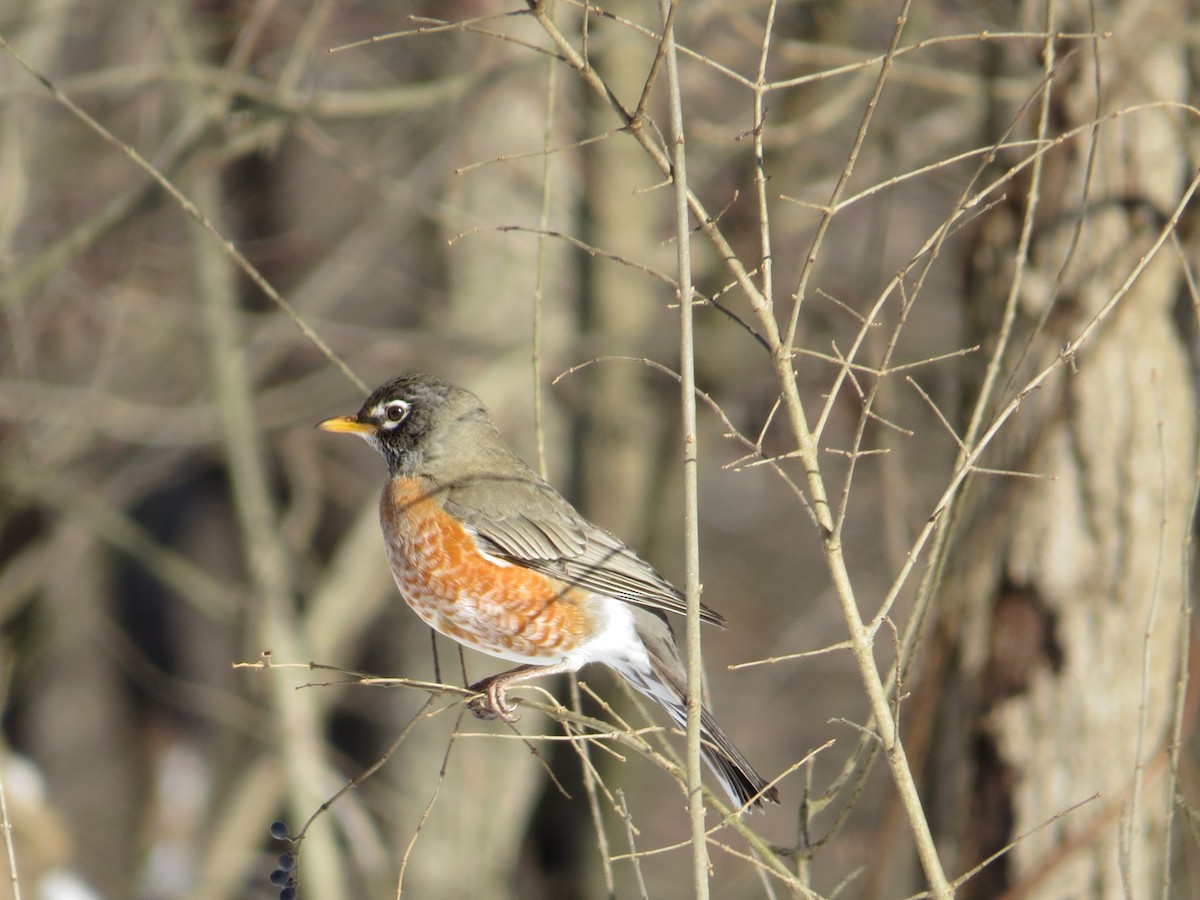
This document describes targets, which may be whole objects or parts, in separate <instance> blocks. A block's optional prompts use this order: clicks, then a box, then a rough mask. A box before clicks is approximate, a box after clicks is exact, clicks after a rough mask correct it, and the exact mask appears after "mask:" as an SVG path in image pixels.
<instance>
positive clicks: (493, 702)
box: [467, 678, 520, 723]
mask: <svg viewBox="0 0 1200 900" xmlns="http://www.w3.org/2000/svg"><path fill="white" fill-rule="evenodd" d="M471 690H473V691H476V692H478V693H477V696H474V697H472V698H471V699H470V700H468V701H467V708H468V709H470V710H471V712H473V713H474V714H475V716H476V718H479V719H500V720H501V721H503V722H510V723H511V722H516V721H517V720H518V719H520V716H517V715H514V714H513V710H514V709H516V708H517V707H516V704H515V703H509V702H507V700H506V699H505V688H504V685H503V684H502V683H501V682H500V680H499V679H486V678H485V679H484V680H483V681H480V682H478V683H476V684H473V685H471Z"/></svg>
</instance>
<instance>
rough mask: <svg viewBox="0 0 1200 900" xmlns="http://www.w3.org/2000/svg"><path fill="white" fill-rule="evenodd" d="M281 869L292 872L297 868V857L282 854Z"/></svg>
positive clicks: (280, 858)
mask: <svg viewBox="0 0 1200 900" xmlns="http://www.w3.org/2000/svg"><path fill="white" fill-rule="evenodd" d="M279 868H280V869H282V870H283V871H284V872H290V871H291V870H292V869H294V868H296V857H294V856H293V855H292V854H290V853H280V854H279Z"/></svg>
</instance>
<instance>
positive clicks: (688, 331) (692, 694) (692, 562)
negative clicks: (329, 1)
mask: <svg viewBox="0 0 1200 900" xmlns="http://www.w3.org/2000/svg"><path fill="white" fill-rule="evenodd" d="M677 2H678V0H660V2H659V9H660V11H661V13H662V18H663V37H662V47H663V51H664V53H665V56H666V64H667V66H666V67H667V95H668V103H669V104H670V119H671V122H670V137H669V141H670V147H669V149H670V155H671V176H672V177H671V186H672V188H673V189H674V196H675V249H676V266H677V269H678V283H679V354H680V364H679V381H680V389H681V392H682V397H681V402H682V404H683V410H682V412H683V426H682V427H683V497H684V508H683V523H684V566H685V569H686V577H685V590H686V592H687V651H688V652H687V657H688V660H687V662H688V697H687V776H688V785H687V787H688V812H689V814H690V818H691V823H692V882H693V883H692V887H693V890H694V892H695V893H694V896H695V897H697V898H698V900H706V898H707V897H708V839H707V836H706V834H705V829H704V792H703V789H702V787H701V769H700V709H701V706H700V704H701V698H702V696H703V695H702V690H703V677H704V675H703V669H702V662H703V659H702V657H701V650H700V530H699V521H698V509H699V497H700V488H699V480H698V477H697V474H698V469H699V452H698V451H699V447H698V446H697V440H696V348H695V338H694V334H693V315H692V313H693V306H692V299H693V298H692V257H691V243H690V241H691V230H690V229H689V228H688V182H687V167H686V161H685V160H686V153H685V142H684V133H683V97H682V96H681V92H680V87H679V60H678V58H677V56H676V53H675V12H676V9H677V8H678V7H677V5H676V4H677Z"/></svg>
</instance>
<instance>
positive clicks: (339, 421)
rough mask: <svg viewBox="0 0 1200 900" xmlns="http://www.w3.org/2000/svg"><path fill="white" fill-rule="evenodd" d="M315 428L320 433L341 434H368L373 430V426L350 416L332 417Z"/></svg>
mask: <svg viewBox="0 0 1200 900" xmlns="http://www.w3.org/2000/svg"><path fill="white" fill-rule="evenodd" d="M317 427H318V428H320V429H321V430H322V431H337V432H341V433H342V434H370V433H371V432H372V431H374V430H375V426H374V425H370V424H368V423H366V422H360V421H358V419H355V418H353V417H351V416H334V417H333V418H332V419H326V420H325V421H324V422H318V423H317Z"/></svg>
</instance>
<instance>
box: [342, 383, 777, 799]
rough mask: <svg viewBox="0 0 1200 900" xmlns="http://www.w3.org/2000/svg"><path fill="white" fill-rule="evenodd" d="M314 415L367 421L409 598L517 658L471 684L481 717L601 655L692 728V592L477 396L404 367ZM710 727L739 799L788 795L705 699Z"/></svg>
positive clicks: (440, 620)
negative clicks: (680, 625)
mask: <svg viewBox="0 0 1200 900" xmlns="http://www.w3.org/2000/svg"><path fill="white" fill-rule="evenodd" d="M318 427H319V428H322V429H324V430H326V431H337V432H345V433H349V434H356V435H358V436H359V437H361V438H363V439H365V440H366V442H367V443H368V444H370V445H371V446H372V447H374V448H375V449H376V450H377V451H378V452H379V454H380V455H381V456H382V457H383V459H384V461H385V462H386V463H387V467H388V480H387V484H386V485H385V486H384V488H383V496H382V497H381V499H380V504H379V518H380V522H381V525H382V527H383V538H384V543H385V544H386V546H387V553H388V557H389V559H390V560H391V565H392V574H393V575H394V576H395V579H396V584H397V586H398V587H399V588H400V592H401V594H403V595H404V599H405V600H406V601H407V602H408V604H409V606H411V607H412V608H413V609H414V610H415V611H416V613H417V615H419V616H420V617H421V618H422V619H423V620H424V621H425V622H426V623H427V624H428V625H430V626H431V627H432V628H434V629H436V630H437V631H439V632H441V633H442V634H444V635H446V636H447V637H450V638H453V639H454V640H456V641H458V642H459V643H461V644H464V645H465V646H467V647H471V648H473V649H475V650H480V651H482V652H484V653H488V654H491V655H492V656H498V657H500V658H501V659H506V660H511V661H513V662H518V663H521V665H520V666H519V667H517V668H515V669H513V670H511V671H509V672H505V673H502V674H500V675H494V676H492V677H491V678H486V679H484V680H483V681H481V682H479V683H478V684H475V685H472V690H474V691H476V692H478V693H479V696H478V697H476V698H475V700H474V701H473V705H472V709H473V710H474V711H475V713H476V715H479V716H481V717H484V718H495V717H499V718H502V719H505V720H508V721H511V720H512V719H513V718H515V717H514V716H513V715H512V710H513V707H512V706H511V705H510V704H509V703H508V702H507V700H506V698H505V692H506V691H507V690H508V689H509V688H510V687H512V686H513V685H515V684H519V683H521V682H524V681H528V680H530V679H533V678H538V677H540V676H543V675H550V674H554V673H558V672H575V671H577V670H578V669H579V668H580V667H581V666H583V665H585V664H587V663H590V662H600V663H604V664H605V665H607V666H608V667H609V668H611V669H613V670H614V671H616V672H617V673H618V674H619V675H621V676H622V677H623V678H625V679H626V680H627V681H628V682H629V683H630V684H631V685H633V687H635V688H636V689H637V690H638V691H640V692H641V693H643V694H645V695H646V696H647V697H650V698H651V699H652V700H655V701H656V702H658V703H659V704H661V705H662V706H663V708H664V709H666V711H667V712H668V713H669V714H670V716H671V718H672V719H673V720H674V721H675V723H676V724H677V725H679V726H680V727H686V723H687V708H686V696H687V693H686V681H687V672H686V669H685V668H684V665H683V661H682V660H681V658H680V655H679V648H678V646H677V645H676V643H675V638H674V635H673V634H672V632H671V629H670V626H669V625H668V623H667V616H666V613H669V612H670V613H676V614H684V613H685V611H686V607H685V603H684V598H683V595H682V594H681V593H680V592H679V591H678V590H677V589H676V588H675V587H673V586H672V585H671V584H670V583H669V582H668V581H666V579H664V578H662V577H661V576H660V575H659V574H658V573H657V572H655V571H654V569H653V568H651V567H650V565H649V564H648V563H646V562H644V561H643V560H642V559H641V558H640V557H638V555H637V554H636V553H634V552H633V550H631V549H630V548H629V547H627V546H626V545H625V544H624V543H622V542H621V541H620V540H618V539H617V538H615V537H613V536H612V535H611V534H609V533H608V532H607V531H605V530H604V529H602V528H600V527H598V526H596V525H593V524H592V523H591V522H589V521H587V520H586V519H585V518H583V516H581V515H580V514H579V513H578V512H577V511H576V510H575V508H574V507H573V506H571V504H570V503H568V502H567V501H566V500H565V499H563V497H562V496H561V495H560V494H559V493H558V492H557V491H555V490H554V488H552V487H550V485H548V484H547V483H546V482H545V481H543V480H542V479H541V478H539V477H538V476H537V474H535V473H534V472H533V470H532V469H530V468H529V467H528V466H527V465H525V463H523V462H522V461H521V460H520V458H519V457H517V455H516V454H515V453H513V452H512V450H510V449H509V448H508V446H507V445H506V444H505V443H504V439H503V438H502V437H501V436H500V432H499V431H498V430H497V428H496V426H495V424H494V423H493V422H492V419H491V416H490V415H489V414H488V412H487V410H486V409H485V408H484V405H483V403H482V402H480V400H479V398H478V397H476V396H475V395H474V394H472V393H471V392H470V391H467V390H464V389H463V388H460V387H457V386H455V385H453V384H450V383H449V382H446V381H443V380H441V379H440V378H435V377H433V376H430V375H420V374H410V375H401V376H400V377H398V378H395V379H393V380H392V381H389V382H388V383H387V384H385V385H383V386H382V387H380V388H378V389H377V390H376V391H375V392H374V393H373V394H371V396H370V397H368V398H367V401H366V403H364V404H363V406H362V408H361V409H360V410H359V411H358V412H357V413H355V414H354V415H352V416H339V417H337V418H333V419H326V420H325V421H324V422H321V423H320V424H319V426H318ZM700 616H701V619H702V620H703V621H705V622H708V623H711V624H713V625H724V620H723V619H722V618H721V616H719V615H718V614H717V613H715V612H713V611H712V610H709V609H706V608H702V609H701V613H700ZM701 735H702V739H703V744H702V753H703V756H704V759H705V761H706V762H707V763H708V765H709V767H710V768H711V769H712V770H713V772H714V774H715V775H716V776H717V778H718V780H720V782H721V784H722V786H723V787H724V788H725V790H726V791H727V792H728V793H729V795H730V797H732V798H733V799H734V801H735V802H736V803H737V804H738V806H746V805H747V804H753V805H755V806H761V805H762V800H763V799H764V798H765V799H767V800H771V801H773V802H776V803H778V802H779V795H778V791H777V790H776V789H775V788H774V787H772V786H769V785H768V784H767V782H766V781H765V780H764V779H763V778H762V776H761V775H759V774H758V773H757V772H755V771H754V768H753V766H751V765H750V763H749V762H747V761H746V758H745V757H744V756H743V755H742V753H741V751H739V750H738V749H737V747H735V746H734V744H733V742H732V741H731V740H730V739H729V738H728V736H726V734H725V732H724V731H722V730H721V727H720V726H719V725H718V724H717V723H716V720H715V719H713V717H712V714H711V713H710V712H709V711H708V710H707V709H704V708H702V710H701Z"/></svg>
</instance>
